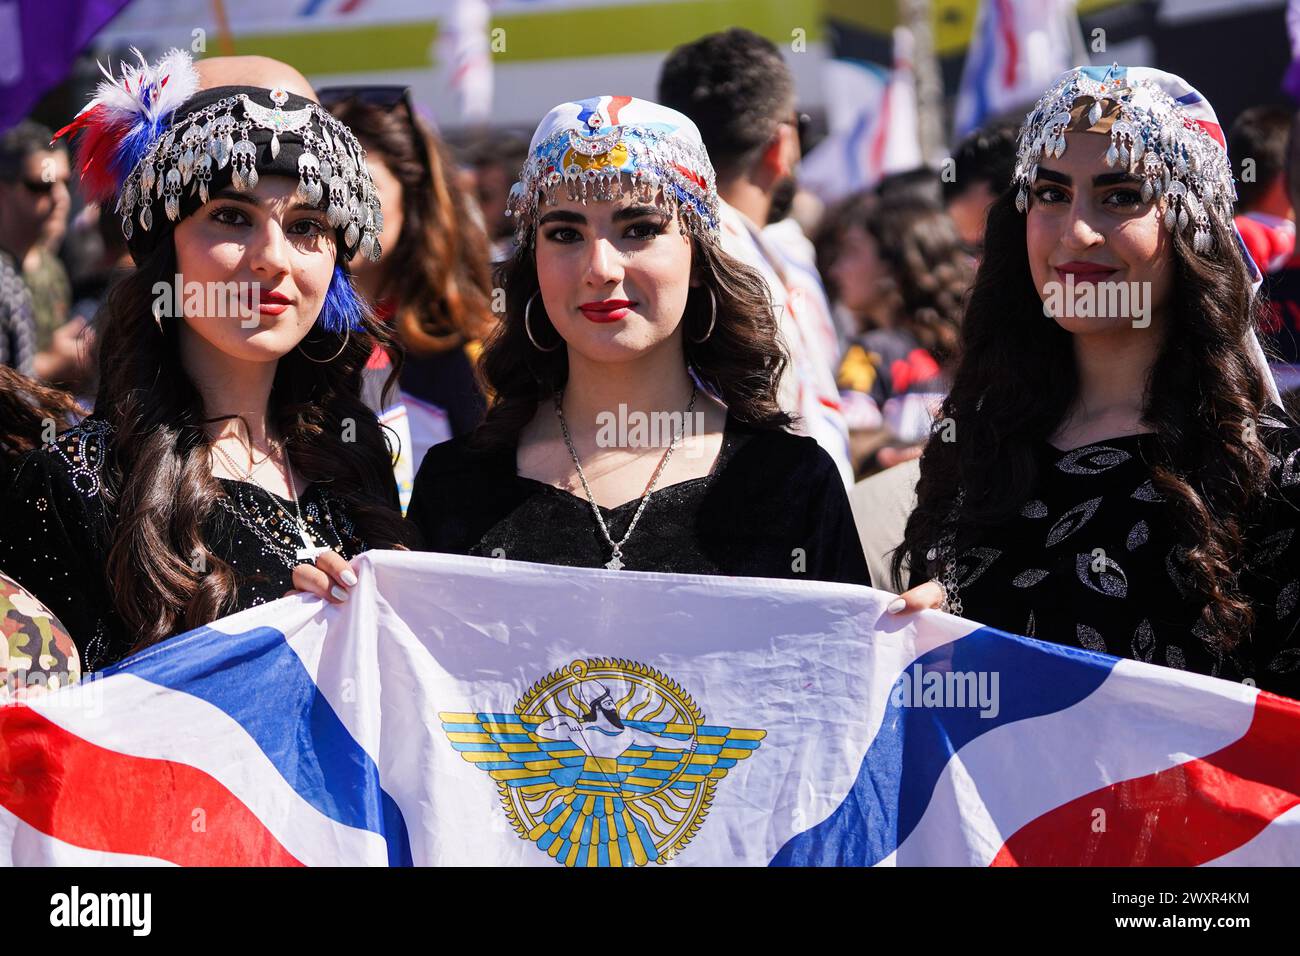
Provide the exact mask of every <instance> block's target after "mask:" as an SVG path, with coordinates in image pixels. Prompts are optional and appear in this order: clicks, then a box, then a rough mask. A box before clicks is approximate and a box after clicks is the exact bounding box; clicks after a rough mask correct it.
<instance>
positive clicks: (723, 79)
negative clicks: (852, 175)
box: [658, 27, 853, 484]
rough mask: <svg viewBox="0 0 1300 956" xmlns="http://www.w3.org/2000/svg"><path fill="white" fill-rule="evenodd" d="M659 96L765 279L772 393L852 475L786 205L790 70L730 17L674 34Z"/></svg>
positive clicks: (737, 246)
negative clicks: (775, 372) (685, 130)
mask: <svg viewBox="0 0 1300 956" xmlns="http://www.w3.org/2000/svg"><path fill="white" fill-rule="evenodd" d="M658 99H659V102H660V103H662V104H663V105H664V106H668V107H671V108H672V109H675V110H677V111H678V112H681V113H685V114H686V115H687V116H689V117H690V118H691V119H692V120H693V121H694V122H695V125H696V126H697V127H699V131H700V137H701V139H703V141H704V146H705V148H706V149H707V150H708V152H709V159H710V160H711V161H712V162H713V168H714V169H715V170H716V171H717V188H718V197H719V198H720V199H721V203H720V208H719V219H720V220H721V226H722V230H721V231H722V248H723V249H724V250H725V251H726V252H727V253H728V254H729V255H731V256H733V257H735V258H737V259H739V260H740V261H741V262H743V263H745V264H746V265H748V266H750V267H751V268H753V269H755V270H757V272H758V273H759V274H760V275H761V276H763V278H764V279H765V280H766V281H767V284H768V288H769V290H770V292H771V295H772V304H773V307H774V310H775V312H776V320H777V326H778V328H779V329H780V335H781V341H782V344H784V346H785V348H786V351H787V352H788V353H789V355H790V365H789V367H788V368H787V370H786V373H785V374H784V375H783V376H782V379H781V386H780V389H779V390H778V394H777V399H778V401H779V402H780V404H781V408H782V410H784V411H787V412H790V413H791V414H793V415H795V416H797V420H798V424H797V426H796V428H797V429H798V430H799V431H800V432H802V433H803V434H807V435H810V436H811V437H813V438H814V439H816V440H817V443H818V444H819V445H821V446H822V448H823V449H825V450H826V453H827V454H829V455H830V456H831V458H832V459H833V460H834V461H835V463H836V465H838V466H839V470H840V474H841V477H843V478H844V481H845V484H852V482H853V469H852V466H851V465H850V463H849V430H848V425H847V423H846V422H845V419H844V414H843V412H842V411H841V410H840V404H839V403H840V396H839V390H838V388H837V387H836V385H835V371H836V369H837V368H838V367H839V351H840V346H839V339H840V336H839V334H838V332H837V330H836V328H835V321H834V319H833V318H832V314H831V308H830V304H829V302H827V300H826V291H825V289H824V288H823V286H822V282H821V278H820V276H818V274H817V271H816V267H815V266H814V264H813V263H814V260H815V256H814V254H813V250H812V244H811V243H809V242H808V238H807V237H806V236H804V235H803V234H802V231H801V230H800V229H799V227H798V225H797V224H796V223H794V221H793V220H789V221H788V222H783V223H781V224H779V226H778V225H777V224H773V225H769V223H770V222H772V220H773V219H775V218H782V219H784V215H785V211H784V210H781V209H779V207H778V210H777V212H776V214H775V215H774V213H773V207H774V205H777V204H782V203H783V204H784V205H785V206H786V207H787V209H788V206H789V203H790V201H791V199H792V198H793V195H794V186H795V183H794V175H795V168H796V167H797V166H798V164H799V159H800V156H801V154H802V148H801V143H800V135H801V134H802V133H804V132H806V126H807V122H808V119H807V117H806V116H803V115H802V114H800V113H799V112H798V111H797V110H796V108H795V89H794V76H793V75H792V74H791V72H790V68H789V67H788V66H787V65H786V63H785V60H783V59H782V58H781V51H780V50H778V49H777V47H776V45H775V44H773V43H772V42H771V41H770V40H767V39H765V38H763V37H761V36H759V35H758V34H756V33H753V32H751V31H749V30H745V29H741V28H736V27H733V28H732V29H730V30H727V31H725V32H722V33H711V34H709V35H707V36H704V37H701V38H700V39H698V40H695V41H693V42H691V43H686V44H683V45H682V46H679V47H677V48H676V49H675V50H673V51H672V52H671V53H669V54H668V59H667V60H665V61H664V65H663V68H662V70H661V71H660V74H659V90H658Z"/></svg>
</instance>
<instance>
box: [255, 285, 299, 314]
mask: <svg viewBox="0 0 1300 956" xmlns="http://www.w3.org/2000/svg"><path fill="white" fill-rule="evenodd" d="M292 304H293V299H291V298H289V297H288V296H287V295H285V294H284V293H282V292H270V291H268V290H266V289H263V290H262V293H261V295H260V296H259V297H258V300H257V307H258V311H260V312H261V313H262V314H263V315H279V314H280V313H281V312H283V311H284V310H285V309H287V308H288V307H289V306H290V305H292Z"/></svg>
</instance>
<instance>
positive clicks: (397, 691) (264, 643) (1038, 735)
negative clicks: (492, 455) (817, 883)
mask: <svg viewBox="0 0 1300 956" xmlns="http://www.w3.org/2000/svg"><path fill="white" fill-rule="evenodd" d="M355 564H356V567H357V570H358V574H359V576H360V579H361V580H360V584H359V585H358V586H357V587H356V588H354V589H353V591H354V593H353V595H352V597H351V598H350V599H349V601H348V602H347V603H346V604H344V605H342V606H337V607H336V606H332V605H326V604H324V603H322V602H320V601H318V600H316V599H314V598H307V597H302V596H294V597H290V598H285V599H282V600H280V601H277V602H275V603H274V604H270V605H264V606H262V607H258V608H253V609H250V610H248V611H245V612H242V613H240V614H237V615H234V616H232V617H230V618H227V619H225V620H222V621H220V622H218V623H217V624H215V625H213V626H211V627H206V628H202V629H200V630H197V631H194V632H191V633H189V634H187V635H184V636H181V637H178V638H175V639H173V640H171V641H167V642H165V643H163V644H161V645H159V646H157V647H156V648H153V649H151V650H149V651H146V652H144V653H142V654H139V655H137V656H135V657H134V658H132V659H130V660H129V661H127V662H124V663H123V664H122V665H119V666H117V667H115V668H113V669H112V670H110V671H108V672H106V673H104V674H103V676H102V677H99V678H98V679H94V680H88V681H87V682H85V683H83V684H82V685H75V686H73V687H70V688H66V689H64V690H60V691H57V692H55V693H54V694H52V695H50V696H48V697H44V698H38V699H35V700H32V701H30V702H24V703H10V704H7V705H5V706H3V707H0V864H3V863H17V864H36V863H55V864H82V863H108V864H121V863H162V864H166V863H172V864H191V865H194V864H198V865H204V864H234V865H247V864H271V865H286V866H291V865H298V864H309V865H321V864H376V865H383V864H408V863H415V864H476V865H485V864H490V865H509V866H519V865H534V866H557V865H565V866H650V865H663V864H671V865H683V866H688V865H768V864H796V865H797V864H853V865H857V864H886V865H914V864H929V865H934V864H958V865H974V866H990V865H997V866H1010V865H1024V864H1063V865H1112V864H1120V865H1164V864H1173V865H1184V864H1202V863H1246V864H1295V863H1297V862H1300V809H1297V803H1298V802H1300V767H1298V766H1297V763H1296V761H1295V747H1296V741H1297V739H1300V703H1296V702H1294V701H1290V700H1284V699H1282V698H1278V697H1275V696H1271V695H1269V694H1265V693H1261V692H1258V691H1257V690H1255V689H1254V688H1252V687H1248V686H1243V685H1241V684H1232V683H1227V682H1224V681H1220V680H1217V679H1214V678H1209V677H1201V676H1197V675H1193V674H1188V673H1185V672H1181V671H1175V670H1168V669H1164V668H1160V667H1157V666H1155V665H1150V664H1143V663H1139V662H1134V661H1120V660H1116V659H1115V658H1111V657H1106V656H1103V655H1099V654H1095V653H1092V652H1088V651H1084V650H1080V649H1076V648H1066V647H1061V646H1056V645H1051V644H1045V643H1041V642H1039V641H1035V640H1030V639H1028V638H1024V637H1016V636H1013V635H1008V634H1004V633H1000V632H998V631H994V630H991V629H989V628H985V627H981V626H980V625H978V624H976V623H973V622H969V621H965V620H962V619H960V618H955V617H950V616H948V615H944V614H940V613H938V612H925V613H924V614H922V615H920V616H919V617H912V618H910V619H908V620H906V621H899V620H897V619H894V618H892V617H890V616H889V615H887V614H885V613H884V607H885V605H886V603H887V601H888V600H889V599H890V598H891V597H892V595H887V594H884V593H883V592H879V591H874V590H871V589H868V588H860V587H854V586H849V585H837V584H824V583H818V582H812V581H808V582H802V581H795V582H778V581H774V580H757V579H742V578H726V577H704V576H691V575H664V574H646V573H634V572H626V571H624V572H613V571H606V570H603V569H601V570H589V569H564V568H556V567H551V566H543V565H532V564H518V563H512V562H509V561H506V560H504V559H499V560H498V559H479V558H460V557H453V556H443V555H410V554H399V553H394V552H375V553H371V554H369V555H367V556H364V557H362V558H361V559H359V560H358V561H357V562H355Z"/></svg>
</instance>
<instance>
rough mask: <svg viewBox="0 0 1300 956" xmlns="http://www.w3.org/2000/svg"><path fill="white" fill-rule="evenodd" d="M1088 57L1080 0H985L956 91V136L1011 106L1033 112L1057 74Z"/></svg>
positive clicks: (959, 137) (981, 0) (954, 123)
mask: <svg viewBox="0 0 1300 956" xmlns="http://www.w3.org/2000/svg"><path fill="white" fill-rule="evenodd" d="M1087 61H1088V56H1087V50H1086V48H1085V47H1084V46H1083V38H1082V36H1081V35H1080V33H1079V20H1078V17H1077V15H1076V14H1075V0H980V6H979V13H978V14H977V15H976V19H975V32H974V34H973V35H972V36H971V42H970V50H969V52H968V53H967V55H966V64H965V66H964V68H963V70H962V75H961V87H960V88H959V90H958V91H957V108H956V112H955V115H954V117H953V125H954V127H955V129H954V133H955V134H956V138H957V139H961V138H962V137H964V136H965V135H966V134H967V133H969V132H971V131H972V130H975V129H978V128H979V127H980V126H983V125H984V124H985V123H986V122H988V121H989V120H991V119H996V118H997V117H998V116H1000V115H1002V114H1004V113H1006V112H1008V111H1009V110H1013V109H1019V108H1020V107H1022V106H1023V107H1024V108H1025V110H1026V111H1028V109H1029V107H1031V106H1032V105H1033V103H1034V101H1035V100H1036V99H1038V97H1039V96H1040V95H1042V92H1043V90H1045V89H1047V87H1048V86H1050V85H1051V82H1052V81H1053V80H1054V79H1056V77H1057V76H1059V75H1060V74H1061V73H1064V72H1065V71H1066V70H1068V69H1070V68H1071V67H1073V66H1077V65H1078V64H1080V63H1086V62H1087Z"/></svg>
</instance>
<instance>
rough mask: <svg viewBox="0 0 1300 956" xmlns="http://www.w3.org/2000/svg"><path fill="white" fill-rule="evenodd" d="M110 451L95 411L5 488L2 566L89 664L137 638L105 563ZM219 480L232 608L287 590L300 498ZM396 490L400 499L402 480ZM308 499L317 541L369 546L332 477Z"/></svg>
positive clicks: (219, 551) (353, 549)
mask: <svg viewBox="0 0 1300 956" xmlns="http://www.w3.org/2000/svg"><path fill="white" fill-rule="evenodd" d="M111 455H112V428H111V426H110V425H109V424H108V423H107V422H105V421H103V420H102V419H97V418H93V417H92V418H88V419H86V420H85V421H83V422H82V423H81V424H79V425H77V426H76V427H75V428H71V429H68V430H67V431H65V432H62V433H60V434H59V435H58V436H57V437H56V438H55V440H54V441H53V442H52V443H51V444H49V445H46V446H44V447H42V448H39V449H37V450H35V451H32V452H29V453H28V454H26V455H24V456H23V457H22V458H21V459H19V461H18V462H17V463H16V464H15V465H14V466H13V467H12V470H11V473H10V474H9V475H7V476H5V477H4V478H3V489H4V492H3V494H2V495H0V507H3V509H4V517H3V520H0V569H2V570H3V571H4V572H5V573H6V574H8V575H9V576H10V577H12V578H14V579H15V580H16V581H18V582H19V583H20V584H21V585H22V586H23V587H25V588H26V589H27V590H29V591H31V592H32V593H33V594H34V595H36V597H37V598H39V599H40V600H41V601H42V602H44V603H45V605H46V606H47V607H49V608H50V610H52V611H53V612H54V613H55V614H57V615H58V616H59V618H60V619H61V620H62V621H63V623H64V625H65V626H66V627H67V629H68V631H69V633H71V635H72V638H73V641H74V642H75V643H76V645H77V649H78V650H79V651H80V652H81V659H82V663H83V666H84V667H85V669H86V670H88V671H89V670H96V669H99V668H103V667H105V666H107V665H109V664H111V663H114V662H116V661H118V660H120V659H121V658H122V657H124V656H126V655H127V653H129V651H130V649H131V647H132V646H133V645H134V644H135V637H134V636H133V635H132V634H130V633H128V632H127V628H126V626H125V624H124V622H123V621H122V620H121V618H120V617H119V616H118V614H117V612H116V610H115V609H114V606H113V601H112V598H111V595H112V593H113V591H112V588H113V585H112V584H111V583H110V582H109V581H108V578H107V575H106V571H105V569H106V567H107V564H108V553H109V547H110V545H111V541H112V532H113V525H114V521H115V520H116V515H115V513H114V511H113V509H112V508H111V506H110V505H109V504H108V500H107V499H106V497H105V494H104V492H105V487H104V483H105V482H106V481H108V480H110V470H109V469H108V468H107V467H106V465H107V464H108V462H109V460H110V457H111ZM218 481H219V482H220V483H221V485H222V488H223V489H224V490H225V492H226V494H225V496H224V497H222V498H219V499H218V505H219V507H217V508H214V509H213V513H212V514H211V516H210V517H209V519H208V520H207V522H206V524H205V525H204V529H203V540H204V543H205V544H206V546H207V548H208V550H209V551H210V552H211V553H212V554H214V555H216V556H217V557H218V558H220V559H221V560H223V561H225V562H227V563H228V564H229V565H230V566H231V568H232V570H233V571H234V574H235V583H236V595H235V597H236V603H235V606H234V607H233V608H232V609H231V613H234V612H235V611H242V610H244V609H245V608H248V607H252V606H254V605H257V604H265V603H266V602H267V601H273V600H275V599H276V598H279V597H283V596H284V594H285V593H286V592H288V591H290V590H292V589H293V567H294V565H295V564H297V563H298V562H297V560H296V557H295V553H296V552H297V550H298V549H300V548H302V547H303V541H302V538H301V537H300V536H299V534H298V533H297V530H296V527H295V526H296V519H295V518H294V517H292V514H293V503H292V502H291V501H289V500H288V499H285V498H280V497H279V496H276V495H272V494H271V493H270V492H268V491H266V490H265V489H263V488H262V487H260V486H258V485H255V484H251V483H249V482H242V481H234V480H231V479H227V478H219V479H218ZM392 499H393V500H392V503H393V506H394V508H396V506H397V491H396V485H394V488H393V495H392ZM277 501H278V502H279V505H278V506H277V504H276V502H277ZM299 505H300V507H301V508H302V517H303V520H304V521H305V522H306V524H307V527H308V529H309V531H310V534H311V537H312V539H313V541H312V544H313V546H319V547H327V548H330V549H332V550H334V551H337V552H338V553H339V554H341V555H342V556H343V557H344V558H348V559H351V558H352V557H355V556H356V555H357V554H359V553H361V552H362V551H364V550H366V545H365V543H364V542H363V541H361V540H360V539H359V538H358V536H357V533H356V530H355V528H354V527H353V523H352V520H351V518H350V517H349V516H348V514H347V511H346V509H345V508H344V507H343V505H342V503H341V502H340V501H339V500H338V499H337V498H336V497H335V496H334V495H332V494H331V493H330V492H329V490H328V489H327V488H326V487H325V486H323V485H321V484H319V483H314V484H311V485H309V486H308V487H307V489H306V491H304V492H303V494H302V496H301V498H300V500H299ZM196 560H197V558H196Z"/></svg>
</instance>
